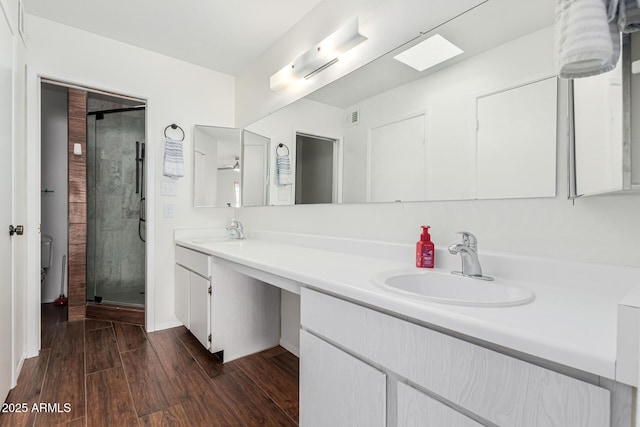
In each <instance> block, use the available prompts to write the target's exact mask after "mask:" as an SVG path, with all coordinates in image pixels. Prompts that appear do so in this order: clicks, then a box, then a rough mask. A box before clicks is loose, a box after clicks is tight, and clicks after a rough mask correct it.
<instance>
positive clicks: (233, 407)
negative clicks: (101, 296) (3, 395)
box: [0, 304, 299, 427]
mask: <svg viewBox="0 0 640 427" xmlns="http://www.w3.org/2000/svg"><path fill="white" fill-rule="evenodd" d="M64 310H65V309H64V308H59V307H54V306H53V305H50V304H43V315H42V319H43V325H42V351H41V352H40V355H39V356H38V357H34V358H32V359H27V360H26V361H25V363H24V366H23V368H22V372H21V373H20V378H19V379H18V385H17V387H16V388H14V389H13V390H11V392H10V393H9V396H8V397H7V400H6V402H7V403H14V404H26V406H27V408H28V410H27V411H26V412H19V413H16V412H14V413H1V414H0V427H3V426H11V427H14V426H55V425H65V426H87V427H93V426H149V427H152V426H296V425H297V423H298V375H299V365H298V359H297V358H296V357H295V356H293V355H292V354H290V353H289V352H287V351H286V350H284V349H283V348H281V347H275V348H273V349H269V350H266V351H264V352H261V353H257V354H254V355H251V356H247V357H245V358H242V359H238V360H236V361H233V362H230V363H226V364H224V365H223V364H222V363H221V362H220V360H219V359H218V358H217V357H216V356H215V355H213V354H211V353H209V352H208V351H207V350H205V349H204V348H203V347H202V346H201V345H200V343H199V342H198V341H197V339H196V338H195V337H194V336H193V335H191V333H190V332H189V331H188V330H187V329H186V328H184V327H179V328H173V329H168V330H164V331H159V332H153V333H149V334H147V333H145V331H144V330H143V328H142V327H140V326H138V325H132V324H127V323H118V322H111V321H104V320H89V319H88V320H78V321H74V322H66V321H64V318H65V317H66V313H65V314H64V315H63V312H64ZM55 403H59V406H58V407H56V406H54V405H49V407H46V406H42V405H43V404H55ZM65 403H68V404H70V410H69V411H66V410H65V409H66V408H65V407H64V404H65ZM34 405H36V406H35V407H34ZM38 408H40V409H41V410H40V411H38V410H36V409H38Z"/></svg>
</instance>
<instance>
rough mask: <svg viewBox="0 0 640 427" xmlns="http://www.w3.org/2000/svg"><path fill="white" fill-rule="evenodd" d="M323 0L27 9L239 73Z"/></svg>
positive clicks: (41, 1) (114, 0) (85, 2)
mask: <svg viewBox="0 0 640 427" xmlns="http://www.w3.org/2000/svg"><path fill="white" fill-rule="evenodd" d="M320 1H321V0H270V1H264V0H235V1H230V0H187V1H175V0H135V1H131V0H109V1H96V0H55V1H52V0H29V1H28V2H25V3H26V4H25V7H26V11H27V13H30V14H33V15H37V16H40V17H43V18H47V19H50V20H52V21H57V22H60V23H62V24H66V25H69V26H72V27H76V28H79V29H82V30H85V31H89V32H92V33H95V34H100V35H102V36H105V37H109V38H112V39H115V40H119V41H121V42H124V43H128V44H131V45H134V46H138V47H142V48H145V49H148V50H151V51H154V52H158V53H162V54H165V55H169V56H172V57H174V58H178V59H182V60H184V61H187V62H191V63H193V64H198V65H202V66H204V67H207V68H210V69H212V70H216V71H220V72H223V73H226V74H231V75H237V74H238V73H239V72H240V71H241V70H242V69H243V68H244V67H246V66H248V65H250V64H251V63H252V62H253V61H255V60H256V59H257V58H258V57H259V56H260V54H261V53H262V52H264V51H265V50H266V49H267V48H268V47H269V46H270V45H271V44H273V43H274V42H275V41H276V40H277V39H278V38H280V37H281V36H282V35H283V34H284V33H286V32H287V30H289V29H290V28H291V27H292V26H293V25H294V24H295V23H296V22H298V21H299V20H300V19H301V18H302V17H303V16H304V15H306V14H307V13H308V12H309V11H310V10H311V9H313V8H314V7H315V6H316V5H317V4H318V3H320Z"/></svg>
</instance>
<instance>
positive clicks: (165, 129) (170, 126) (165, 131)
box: [164, 123, 184, 141]
mask: <svg viewBox="0 0 640 427" xmlns="http://www.w3.org/2000/svg"><path fill="white" fill-rule="evenodd" d="M169 128H171V129H180V132H182V138H180V141H184V131H183V130H182V128H181V127H180V126H178V125H177V124H175V123H171V124H170V125H169V126H167V127H166V128H164V137H165V138H169V137H168V136H167V129H169Z"/></svg>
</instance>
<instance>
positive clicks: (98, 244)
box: [87, 107, 145, 307]
mask: <svg viewBox="0 0 640 427" xmlns="http://www.w3.org/2000/svg"><path fill="white" fill-rule="evenodd" d="M144 141H145V109H144V107H131V108H116V109H110V110H102V111H94V112H90V113H88V114H87V301H93V302H96V303H100V302H102V303H112V304H117V305H127V306H139V307H143V306H144V302H145V295H144V294H145V242H144V239H145V227H144V203H145V198H144V195H145V186H144V166H145V160H144V151H145V144H144Z"/></svg>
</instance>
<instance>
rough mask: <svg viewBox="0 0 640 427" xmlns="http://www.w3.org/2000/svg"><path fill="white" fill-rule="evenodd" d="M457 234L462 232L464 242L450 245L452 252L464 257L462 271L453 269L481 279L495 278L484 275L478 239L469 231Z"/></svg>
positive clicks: (458, 272) (458, 273)
mask: <svg viewBox="0 0 640 427" xmlns="http://www.w3.org/2000/svg"><path fill="white" fill-rule="evenodd" d="M456 234H462V243H458V244H457V245H451V246H449V253H450V254H453V255H455V254H460V257H461V258H462V271H452V273H453V274H457V275H460V276H465V277H472V278H474V279H481V280H493V277H489V276H483V275H482V267H480V260H479V259H478V239H476V236H474V235H473V234H471V233H469V232H468V231H458V232H457V233H456Z"/></svg>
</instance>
